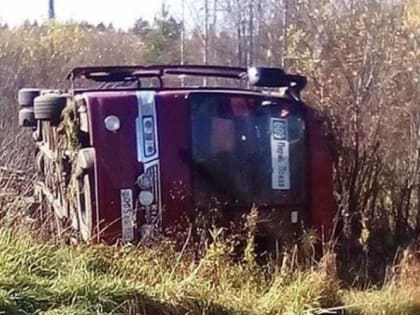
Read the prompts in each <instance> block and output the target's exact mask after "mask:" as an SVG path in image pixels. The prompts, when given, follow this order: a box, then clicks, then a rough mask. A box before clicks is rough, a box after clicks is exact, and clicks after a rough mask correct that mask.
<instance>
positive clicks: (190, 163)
mask: <svg viewBox="0 0 420 315" xmlns="http://www.w3.org/2000/svg"><path fill="white" fill-rule="evenodd" d="M68 79H69V80H70V82H71V88H70V89H68V90H64V91H60V90H41V89H21V90H20V91H19V105H20V106H21V110H20V111H19V123H20V125H21V126H24V127H29V128H31V129H32V132H33V138H34V140H35V142H36V144H37V151H36V152H37V153H36V164H37V169H38V173H39V181H38V182H37V183H36V188H37V189H36V191H37V196H38V197H39V198H41V199H42V200H43V202H44V203H47V204H48V205H49V206H50V208H51V209H53V210H54V211H53V212H54V213H55V216H56V217H57V218H58V221H61V222H64V221H66V222H69V224H70V225H71V227H72V229H73V230H75V231H77V232H78V234H79V236H80V238H81V239H82V240H84V241H93V242H106V243H114V242H116V241H119V240H121V241H124V242H137V241H140V240H142V239H145V238H150V237H153V236H154V235H157V234H161V233H164V232H165V231H166V230H167V229H172V228H174V227H175V226H177V227H183V228H185V227H186V224H187V222H191V221H192V218H193V217H194V216H195V213H196V212H197V211H200V212H201V213H205V212H206V211H209V209H213V208H218V209H219V210H220V211H221V212H222V213H226V214H227V216H228V217H229V216H230V217H231V216H232V215H233V216H235V215H236V214H241V213H247V212H248V211H249V210H250V209H251V207H253V206H254V207H256V208H258V209H259V211H260V212H262V213H264V212H265V213H267V214H271V217H272V218H273V220H275V221H273V223H274V226H275V228H276V229H282V230H285V231H287V230H289V229H293V227H296V226H304V227H311V228H314V229H316V230H317V231H318V232H319V233H324V234H326V235H328V233H329V232H330V231H331V225H332V221H333V217H334V215H335V209H336V204H335V200H334V195H333V165H332V161H333V159H332V152H331V150H330V147H329V143H328V134H327V129H326V128H325V125H326V122H325V118H323V117H324V116H323V115H321V114H320V113H319V112H318V111H317V110H315V109H313V108H311V107H309V106H307V105H306V104H305V103H304V102H303V101H302V100H301V98H300V92H301V91H302V90H303V88H304V87H305V85H306V78H305V77H303V76H300V75H291V74H287V73H285V72H284V71H283V70H282V69H279V68H249V69H246V68H240V67H222V66H198V65H182V66H173V65H171V66H118V67H79V68H75V69H73V70H72V71H71V72H70V74H69V76H68ZM80 83H83V84H85V83H86V84H85V85H84V86H83V88H82V87H78V86H77V84H80ZM92 83H93V84H92ZM274 218H276V219H274Z"/></svg>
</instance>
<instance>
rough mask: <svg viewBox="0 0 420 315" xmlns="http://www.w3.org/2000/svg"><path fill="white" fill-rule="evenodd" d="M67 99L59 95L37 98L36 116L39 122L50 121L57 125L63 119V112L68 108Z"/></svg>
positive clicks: (35, 104) (35, 105)
mask: <svg viewBox="0 0 420 315" xmlns="http://www.w3.org/2000/svg"><path fill="white" fill-rule="evenodd" d="M66 102H67V97H66V96H65V95H59V94H46V95H41V96H38V97H37V98H35V100H34V116H35V119H37V120H45V121H49V122H50V123H51V124H52V125H57V124H58V123H59V122H60V119H61V112H62V111H63V109H64V107H65V106H66Z"/></svg>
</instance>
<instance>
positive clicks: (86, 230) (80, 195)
mask: <svg viewBox="0 0 420 315" xmlns="http://www.w3.org/2000/svg"><path fill="white" fill-rule="evenodd" d="M91 192H92V189H91V180H90V177H89V174H85V175H83V176H82V177H81V178H80V179H79V180H78V184H77V220H78V228H79V233H80V237H81V239H82V240H83V241H85V242H88V241H90V240H92V227H93V223H92V216H93V211H92V193H91Z"/></svg>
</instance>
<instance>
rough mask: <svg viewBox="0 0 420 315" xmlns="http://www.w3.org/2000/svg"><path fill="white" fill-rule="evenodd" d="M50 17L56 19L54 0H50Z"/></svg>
mask: <svg viewBox="0 0 420 315" xmlns="http://www.w3.org/2000/svg"><path fill="white" fill-rule="evenodd" d="M48 19H49V20H54V19H55V8H54V0H48Z"/></svg>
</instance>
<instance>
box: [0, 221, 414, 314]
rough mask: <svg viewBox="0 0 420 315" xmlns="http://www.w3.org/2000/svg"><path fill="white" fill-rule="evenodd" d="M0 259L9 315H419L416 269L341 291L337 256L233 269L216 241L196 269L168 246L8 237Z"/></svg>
mask: <svg viewBox="0 0 420 315" xmlns="http://www.w3.org/2000/svg"><path fill="white" fill-rule="evenodd" d="M21 233H22V232H21ZM0 252H1V253H2V254H1V256H0V311H3V312H5V313H6V314H35V313H36V314H38V313H40V314H100V313H105V314H118V313H120V314H121V313H122V314H135V313H138V314H187V313H188V314H306V311H310V310H313V311H315V310H318V309H319V308H320V307H323V308H325V307H333V306H340V305H343V304H346V305H348V306H352V305H353V306H354V307H352V308H349V310H351V311H352V313H351V314H367V315H371V314H378V315H379V314H418V312H419V310H420V289H419V284H420V281H419V280H420V278H419V277H418V276H417V277H418V279H415V281H414V280H413V277H410V278H409V279H410V281H409V282H407V279H402V277H403V275H404V273H410V272H415V271H416V270H415V268H419V266H418V264H413V261H412V262H411V263H408V262H406V267H405V271H404V272H403V271H400V272H399V273H398V274H399V277H395V279H398V280H394V281H392V283H391V282H390V283H389V284H387V285H386V286H385V287H384V288H383V289H382V290H373V289H371V290H367V291H357V290H344V289H340V286H339V281H338V280H337V279H336V277H335V276H334V272H332V271H331V270H334V266H333V265H334V264H335V259H334V255H326V256H324V258H323V259H322V260H321V263H320V264H319V265H317V266H315V267H312V268H307V269H305V270H301V269H299V268H297V269H296V268H295V270H291V269H290V268H287V267H286V266H289V264H287V262H283V264H284V265H283V266H282V268H279V269H278V270H277V269H275V268H274V269H272V270H271V272H267V271H268V269H267V268H268V267H266V268H262V267H257V266H256V265H255V264H254V263H253V262H252V261H249V256H248V259H247V261H246V262H242V263H233V262H232V260H231V259H230V258H229V257H230V253H229V252H230V250H229V246H228V245H227V244H226V243H224V242H221V241H217V240H216V241H215V242H213V243H212V245H210V246H209V247H208V248H207V250H206V253H205V254H204V256H203V257H202V258H201V259H199V260H196V261H195V262H194V260H193V259H191V257H190V255H189V254H188V252H184V253H183V254H182V255H181V254H180V253H179V252H176V251H175V250H174V249H173V246H172V245H171V244H169V243H164V244H160V245H159V246H158V247H156V248H155V247H151V248H133V247H129V246H127V247H122V248H116V247H105V246H95V247H88V246H86V247H84V246H78V247H70V246H68V247H63V246H57V245H54V244H47V243H41V242H38V241H36V240H35V239H33V238H31V236H30V235H29V234H19V233H17V231H14V230H8V229H2V230H0ZM285 267H286V268H285ZM417 271H418V269H417ZM357 305H359V306H357ZM130 312H131V313H130ZM307 314H312V313H310V312H308V313H307Z"/></svg>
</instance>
